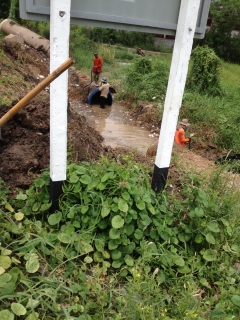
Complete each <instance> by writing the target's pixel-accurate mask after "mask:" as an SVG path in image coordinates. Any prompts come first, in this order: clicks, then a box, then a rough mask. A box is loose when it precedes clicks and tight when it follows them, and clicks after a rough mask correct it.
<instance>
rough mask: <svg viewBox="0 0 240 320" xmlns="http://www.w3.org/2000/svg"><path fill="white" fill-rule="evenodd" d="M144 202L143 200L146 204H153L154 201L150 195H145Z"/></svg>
mask: <svg viewBox="0 0 240 320" xmlns="http://www.w3.org/2000/svg"><path fill="white" fill-rule="evenodd" d="M142 200H143V201H144V202H146V203H151V202H152V200H151V198H150V197H149V195H148V194H144V196H143V198H142Z"/></svg>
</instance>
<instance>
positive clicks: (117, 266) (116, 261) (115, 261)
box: [112, 260, 122, 269]
mask: <svg viewBox="0 0 240 320" xmlns="http://www.w3.org/2000/svg"><path fill="white" fill-rule="evenodd" d="M121 265H122V263H121V261H119V260H114V261H113V263H112V267H113V268H115V269H118V268H120V267H121Z"/></svg>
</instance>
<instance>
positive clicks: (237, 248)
mask: <svg viewBox="0 0 240 320" xmlns="http://www.w3.org/2000/svg"><path fill="white" fill-rule="evenodd" d="M231 249H232V251H235V252H237V253H240V248H239V246H238V245H236V244H233V245H232V246H231Z"/></svg>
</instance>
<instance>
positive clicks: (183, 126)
mask: <svg viewBox="0 0 240 320" xmlns="http://www.w3.org/2000/svg"><path fill="white" fill-rule="evenodd" d="M189 126H190V123H189V122H188V119H182V121H180V122H179V124H178V126H177V129H176V132H175V137H174V141H175V142H176V143H177V144H179V145H180V146H182V147H184V146H185V144H186V143H190V141H191V137H193V134H191V135H190V137H189V138H185V133H186V131H187V128H188V127H189Z"/></svg>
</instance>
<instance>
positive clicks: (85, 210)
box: [81, 206, 88, 214]
mask: <svg viewBox="0 0 240 320" xmlns="http://www.w3.org/2000/svg"><path fill="white" fill-rule="evenodd" d="M87 211H88V206H81V213H82V214H85V213H86V212H87Z"/></svg>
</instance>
